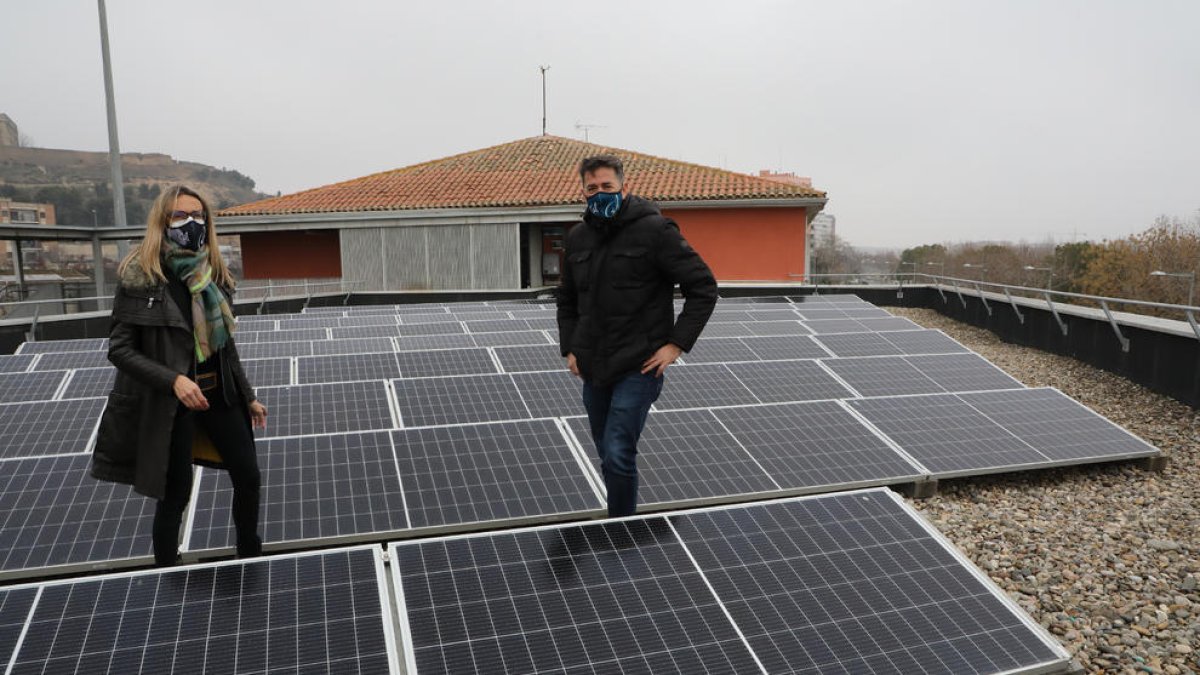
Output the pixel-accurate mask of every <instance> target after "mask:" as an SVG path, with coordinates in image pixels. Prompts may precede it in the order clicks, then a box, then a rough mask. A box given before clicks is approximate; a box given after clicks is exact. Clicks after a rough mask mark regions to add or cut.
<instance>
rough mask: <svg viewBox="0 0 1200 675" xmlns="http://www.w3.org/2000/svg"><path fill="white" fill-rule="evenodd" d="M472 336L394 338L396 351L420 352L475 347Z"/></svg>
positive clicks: (463, 334)
mask: <svg viewBox="0 0 1200 675" xmlns="http://www.w3.org/2000/svg"><path fill="white" fill-rule="evenodd" d="M475 346H480V347H482V346H483V345H476V344H475V338H474V336H471V335H467V334H465V333H458V334H453V335H413V336H409V337H398V338H396V347H397V350H398V351H402V352H408V351H421V350H425V349H460V348H462V347H475Z"/></svg>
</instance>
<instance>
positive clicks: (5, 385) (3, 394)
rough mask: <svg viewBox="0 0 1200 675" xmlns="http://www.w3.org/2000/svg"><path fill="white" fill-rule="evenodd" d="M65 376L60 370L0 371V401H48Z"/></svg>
mask: <svg viewBox="0 0 1200 675" xmlns="http://www.w3.org/2000/svg"><path fill="white" fill-rule="evenodd" d="M66 376H67V374H66V373H65V372H63V371H61V370H52V371H38V372H33V373H0V403H18V402H21V401H49V400H50V399H52V398H54V394H55V392H57V391H58V387H59V385H61V384H62V381H63V380H64V379H65V378H66Z"/></svg>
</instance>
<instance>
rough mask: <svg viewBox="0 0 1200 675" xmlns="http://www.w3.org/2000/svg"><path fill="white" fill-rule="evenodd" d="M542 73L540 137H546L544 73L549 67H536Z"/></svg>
mask: <svg viewBox="0 0 1200 675" xmlns="http://www.w3.org/2000/svg"><path fill="white" fill-rule="evenodd" d="M538 69H539V70H541V71H542V135H543V136H545V135H546V71H547V70H550V66H538Z"/></svg>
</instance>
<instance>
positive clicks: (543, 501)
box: [392, 420, 601, 528]
mask: <svg viewBox="0 0 1200 675" xmlns="http://www.w3.org/2000/svg"><path fill="white" fill-rule="evenodd" d="M392 441H393V443H394V444H395V447H396V462H397V464H398V465H399V467H400V476H401V477H402V480H403V482H404V496H405V500H406V503H407V505H408V513H409V517H410V518H411V519H412V526H413V527H414V528H420V527H447V526H454V525H465V524H471V523H484V522H491V523H494V522H495V521H500V520H521V519H530V518H544V517H549V516H555V515H563V514H579V513H581V512H585V511H596V510H598V509H600V508H601V503H600V499H599V496H598V495H597V494H596V491H595V488H594V487H593V486H592V484H591V482H589V480H588V478H587V477H586V475H585V473H584V468H583V466H582V465H581V464H580V463H579V460H578V458H577V457H576V456H575V454H574V453H573V452H572V451H571V448H570V446H569V445H568V444H567V440H566V438H565V437H564V436H563V434H562V432H561V431H560V430H559V428H558V425H556V424H555V423H554V421H553V420H532V421H520V422H500V423H493V424H476V425H467V426H459V427H437V428H431V429H406V430H404V431H395V432H392Z"/></svg>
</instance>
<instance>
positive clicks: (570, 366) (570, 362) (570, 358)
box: [567, 353, 580, 377]
mask: <svg viewBox="0 0 1200 675" xmlns="http://www.w3.org/2000/svg"><path fill="white" fill-rule="evenodd" d="M567 370H569V371H571V374H572V375H574V376H575V377H580V375H579V364H578V363H576V362H575V355H574V354H571V353H568V354H567Z"/></svg>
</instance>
